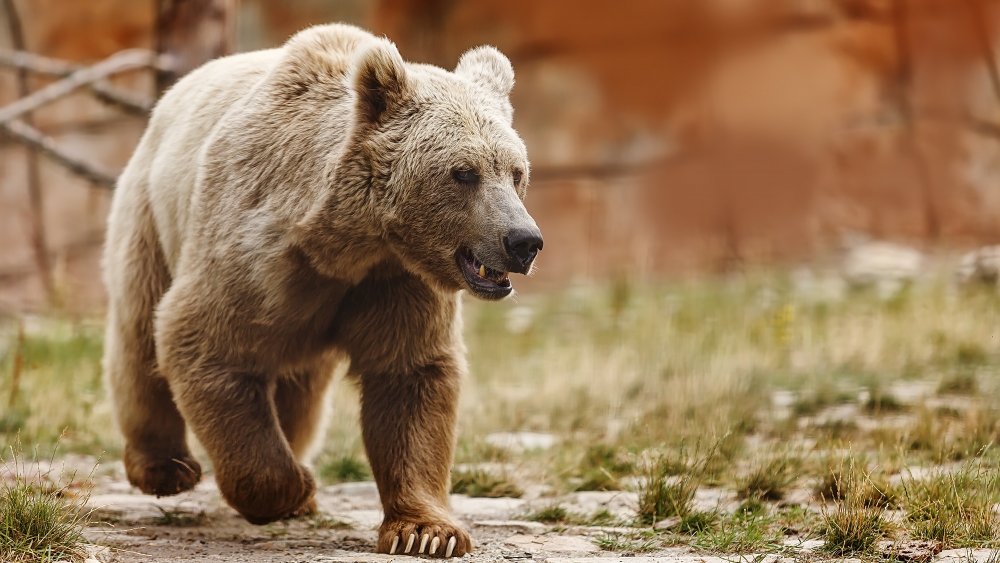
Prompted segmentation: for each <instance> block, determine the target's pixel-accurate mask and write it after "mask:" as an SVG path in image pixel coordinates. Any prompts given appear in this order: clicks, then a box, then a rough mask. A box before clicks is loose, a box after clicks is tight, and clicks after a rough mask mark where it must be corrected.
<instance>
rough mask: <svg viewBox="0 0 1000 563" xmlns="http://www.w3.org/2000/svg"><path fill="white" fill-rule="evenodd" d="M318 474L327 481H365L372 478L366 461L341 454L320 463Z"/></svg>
mask: <svg viewBox="0 0 1000 563" xmlns="http://www.w3.org/2000/svg"><path fill="white" fill-rule="evenodd" d="M319 475H320V477H322V478H323V480H324V481H325V482H327V483H346V482H352V481H367V480H369V479H371V478H372V473H371V469H369V468H368V463H367V462H366V461H365V460H363V459H361V458H360V457H356V456H353V455H342V456H339V457H336V458H333V459H329V460H327V461H325V462H323V463H321V464H320V466H319Z"/></svg>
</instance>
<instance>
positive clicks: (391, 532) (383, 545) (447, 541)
mask: <svg viewBox="0 0 1000 563" xmlns="http://www.w3.org/2000/svg"><path fill="white" fill-rule="evenodd" d="M380 535H381V538H380V541H379V546H380V547H379V549H378V551H381V552H382V553H388V554H389V555H422V554H423V555H430V556H431V557H455V556H458V557H461V556H462V555H465V554H466V553H468V552H469V551H471V550H472V541H471V540H469V536H468V534H466V533H465V531H464V530H462V529H461V528H458V527H457V526H452V525H415V524H410V523H405V522H394V523H392V524H388V525H383V527H382V532H381V534H380ZM404 538H405V539H406V541H405V542H404V541H403V539H404ZM418 538H419V540H420V541H417V539H418ZM404 544H405V545H404Z"/></svg>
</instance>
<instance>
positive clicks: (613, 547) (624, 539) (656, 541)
mask: <svg viewBox="0 0 1000 563" xmlns="http://www.w3.org/2000/svg"><path fill="white" fill-rule="evenodd" d="M593 541H594V545H596V546H597V547H599V548H601V549H603V550H604V551H613V552H615V553H618V554H620V555H625V556H628V555H634V554H637V553H651V552H654V551H657V550H659V549H661V548H662V547H663V541H662V540H661V539H660V538H659V537H657V536H656V534H654V533H652V532H649V531H643V532H633V533H606V534H602V535H600V536H597V537H596V538H594V540H593Z"/></svg>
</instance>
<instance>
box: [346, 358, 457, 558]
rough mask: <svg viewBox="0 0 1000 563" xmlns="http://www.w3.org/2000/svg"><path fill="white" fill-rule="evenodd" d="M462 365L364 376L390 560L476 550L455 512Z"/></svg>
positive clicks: (444, 361)
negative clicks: (452, 493)
mask: <svg viewBox="0 0 1000 563" xmlns="http://www.w3.org/2000/svg"><path fill="white" fill-rule="evenodd" d="M459 366H460V363H459V362H458V361H456V360H455V359H454V358H441V359H439V360H438V361H435V362H432V363H429V364H427V365H424V366H423V367H421V368H419V369H416V370H413V371H411V372H410V373H405V374H365V375H362V377H361V399H362V403H361V422H362V431H363V434H364V441H365V448H366V449H367V451H368V459H369V460H370V461H371V465H372V471H373V472H374V474H375V480H376V482H377V483H378V489H379V495H380V496H381V498H382V507H383V510H384V511H385V519H384V520H383V522H382V526H381V527H380V529H379V540H378V551H380V552H382V553H394V554H399V553H411V554H416V553H426V554H430V555H432V556H436V557H460V556H462V555H464V554H465V553H468V552H469V551H471V550H472V540H471V539H470V538H469V535H468V534H467V533H466V532H465V530H464V529H462V527H461V526H460V525H458V524H457V523H456V522H455V521H454V520H452V518H451V516H450V513H449V509H448V489H449V481H450V469H451V461H452V455H453V453H454V448H455V410H456V406H457V405H458V391H459V382H460V379H461V373H462V371H461V368H460V367H459Z"/></svg>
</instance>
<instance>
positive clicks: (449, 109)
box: [351, 39, 542, 299]
mask: <svg viewBox="0 0 1000 563" xmlns="http://www.w3.org/2000/svg"><path fill="white" fill-rule="evenodd" d="M351 77H352V81H351V84H352V86H353V88H354V93H355V99H356V104H357V105H356V112H355V116H354V119H355V120H356V122H355V123H354V124H353V135H354V138H355V143H356V145H355V146H356V147H358V148H359V152H360V153H362V154H363V155H364V159H365V160H366V165H367V167H368V169H369V173H370V177H369V189H371V190H372V191H373V192H374V194H373V196H374V197H373V199H374V200H375V201H376V202H378V209H379V211H378V214H379V215H380V217H379V222H380V228H381V230H382V234H383V236H384V237H385V240H387V241H388V242H389V245H390V246H391V250H392V252H393V253H394V254H395V255H396V256H397V257H398V258H399V259H400V260H401V261H402V263H403V264H404V266H405V267H406V268H407V269H408V270H410V271H412V272H414V273H416V274H418V275H420V276H422V277H424V278H425V279H428V280H429V281H431V282H432V283H435V284H436V285H437V286H439V287H442V288H444V289H447V290H458V289H463V288H465V289H469V290H470V291H471V292H472V293H473V294H474V295H476V296H478V297H480V298H483V299H502V298H504V297H506V296H507V295H509V294H510V293H511V291H512V286H511V282H510V278H509V277H508V274H509V273H511V272H516V273H520V274H528V273H529V272H530V271H531V269H532V265H533V262H534V259H535V255H536V254H537V253H538V251H539V250H541V248H542V235H541V232H540V231H539V229H538V226H537V225H536V224H535V221H534V219H532V218H531V216H530V215H529V214H528V212H527V210H526V209H525V207H524V203H523V200H524V197H525V190H526V188H527V184H528V175H529V164H528V157H527V151H526V150H525V146H524V142H523V141H521V138H520V137H519V136H518V134H517V133H516V132H515V131H514V129H513V127H512V118H513V111H512V109H511V105H510V101H509V98H508V96H509V94H510V91H511V88H513V86H514V70H513V68H512V67H511V64H510V61H509V60H508V59H507V57H505V56H504V55H503V54H501V53H500V52H499V51H498V50H496V49H494V48H493V47H479V48H476V49H472V50H470V51H468V52H466V53H465V54H464V55H463V56H462V57H461V59H460V60H459V63H458V66H457V67H456V68H455V71H454V72H448V71H446V70H443V69H441V68H438V67H434V66H430V65H418V64H407V63H404V62H403V59H402V58H401V57H400V55H399V52H398V51H397V50H396V47H395V46H394V45H393V44H392V43H390V42H389V41H386V40H381V39H379V40H376V41H372V42H370V43H369V44H368V45H367V46H366V47H365V48H362V49H361V51H360V52H359V53H358V54H357V56H356V58H355V60H354V62H353V71H352V75H351Z"/></svg>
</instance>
